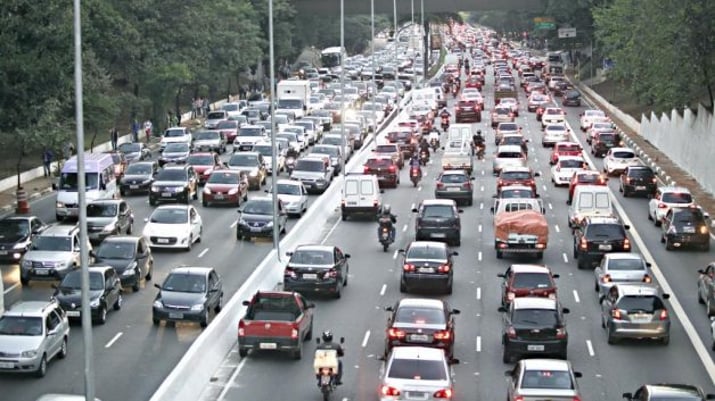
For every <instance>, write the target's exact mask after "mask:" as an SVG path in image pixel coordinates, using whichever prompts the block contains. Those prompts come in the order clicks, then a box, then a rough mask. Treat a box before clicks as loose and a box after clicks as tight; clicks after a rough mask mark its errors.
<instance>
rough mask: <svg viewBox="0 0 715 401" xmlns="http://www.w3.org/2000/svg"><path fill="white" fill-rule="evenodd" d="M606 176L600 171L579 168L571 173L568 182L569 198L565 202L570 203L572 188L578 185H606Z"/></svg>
mask: <svg viewBox="0 0 715 401" xmlns="http://www.w3.org/2000/svg"><path fill="white" fill-rule="evenodd" d="M607 183H608V177H604V176H602V175H601V173H600V172H598V171H595V170H581V171H577V172H575V173H573V177H571V181H570V182H569V199H568V201H567V202H566V203H568V204H571V199H572V198H573V193H574V190H575V189H576V187H577V186H579V185H606V184H607Z"/></svg>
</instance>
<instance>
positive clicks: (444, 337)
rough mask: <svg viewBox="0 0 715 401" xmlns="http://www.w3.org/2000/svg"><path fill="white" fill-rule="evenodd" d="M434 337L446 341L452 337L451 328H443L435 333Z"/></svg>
mask: <svg viewBox="0 0 715 401" xmlns="http://www.w3.org/2000/svg"><path fill="white" fill-rule="evenodd" d="M433 336H434V339H435V340H438V341H446V340H449V339H450V338H452V334H451V333H450V332H449V330H441V331H438V332H436V333H434V334H433Z"/></svg>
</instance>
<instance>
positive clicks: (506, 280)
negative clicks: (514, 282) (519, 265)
mask: <svg viewBox="0 0 715 401" xmlns="http://www.w3.org/2000/svg"><path fill="white" fill-rule="evenodd" d="M512 276H513V274H512V270H511V266H509V267H507V268H506V271H505V272H504V274H503V277H502V282H501V295H502V299H503V300H506V299H507V293H508V292H509V285H510V283H511V278H512Z"/></svg>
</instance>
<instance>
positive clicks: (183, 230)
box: [143, 223, 189, 237]
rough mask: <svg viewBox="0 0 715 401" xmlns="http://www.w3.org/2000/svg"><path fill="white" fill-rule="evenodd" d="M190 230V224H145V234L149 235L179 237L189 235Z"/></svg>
mask: <svg viewBox="0 0 715 401" xmlns="http://www.w3.org/2000/svg"><path fill="white" fill-rule="evenodd" d="M188 232H189V224H188V223H186V224H160V223H147V225H146V226H144V231H143V233H144V235H145V236H149V237H177V236H180V235H187V234H188Z"/></svg>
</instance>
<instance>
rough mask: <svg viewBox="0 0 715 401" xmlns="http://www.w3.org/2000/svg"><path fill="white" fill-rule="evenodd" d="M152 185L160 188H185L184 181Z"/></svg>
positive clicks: (159, 182) (158, 182)
mask: <svg viewBox="0 0 715 401" xmlns="http://www.w3.org/2000/svg"><path fill="white" fill-rule="evenodd" d="M154 185H157V186H160V187H184V186H186V182H185V181H154Z"/></svg>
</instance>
